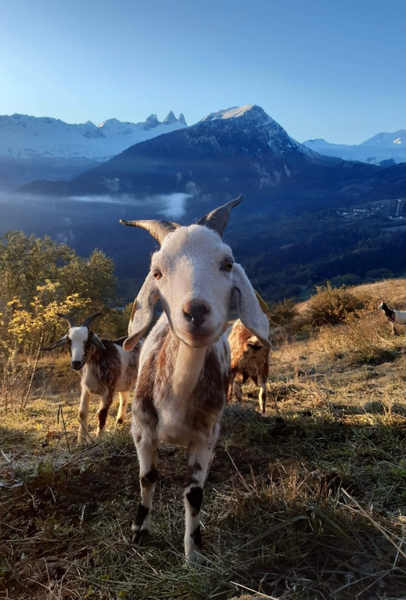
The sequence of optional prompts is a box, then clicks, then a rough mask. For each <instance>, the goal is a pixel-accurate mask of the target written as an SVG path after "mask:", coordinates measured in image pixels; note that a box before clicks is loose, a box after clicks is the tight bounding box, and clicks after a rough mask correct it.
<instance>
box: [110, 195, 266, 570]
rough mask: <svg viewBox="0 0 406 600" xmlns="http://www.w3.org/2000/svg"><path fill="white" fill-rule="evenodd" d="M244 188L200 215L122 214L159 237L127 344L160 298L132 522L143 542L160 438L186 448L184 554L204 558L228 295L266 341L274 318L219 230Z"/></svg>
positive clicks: (139, 416)
mask: <svg viewBox="0 0 406 600" xmlns="http://www.w3.org/2000/svg"><path fill="white" fill-rule="evenodd" d="M241 200H242V196H240V197H239V198H237V199H236V200H232V201H230V202H228V203H227V204H225V205H224V206H221V207H219V208H217V209H216V210H214V211H212V212H211V213H209V214H208V215H206V216H205V217H203V218H202V219H200V220H199V221H198V222H197V223H196V224H194V225H190V226H188V227H186V226H180V225H178V224H176V223H172V222H168V221H121V223H123V224H124V225H131V226H134V227H141V228H143V229H146V230H147V231H149V233H150V234H151V235H152V236H153V237H154V238H155V239H156V240H157V241H158V242H159V243H160V244H161V248H160V250H159V251H157V252H155V253H154V254H153V255H152V259H151V268H150V272H149V274H148V275H147V278H146V279H145V282H144V284H143V285H142V288H141V290H140V292H139V295H138V297H137V299H136V310H135V312H134V314H133V317H132V319H131V320H130V323H129V337H128V339H127V340H126V341H125V342H124V348H125V349H128V350H131V348H133V347H134V345H135V344H136V343H137V342H138V340H139V339H140V337H141V336H142V335H143V334H144V332H145V331H146V330H147V328H148V327H149V325H150V324H151V322H152V318H153V307H154V304H155V303H156V302H157V300H158V298H160V299H161V306H162V308H163V313H162V315H161V316H160V318H159V320H158V321H157V323H156V324H155V326H154V327H153V329H152V330H151V332H150V333H149V335H148V337H147V339H146V341H145V343H144V345H143V348H142V350H141V355H140V366H139V374H138V380H137V384H136V389H135V396H134V401H133V406H132V426H131V427H132V435H133V438H134V442H135V446H136V449H137V454H138V461H139V467H140V487H141V500H140V503H139V506H138V511H137V515H136V518H135V523H134V524H133V531H134V541H135V542H137V543H140V542H141V541H142V539H143V537H144V536H145V535H146V534H147V533H148V532H149V529H150V526H151V511H152V499H153V494H154V490H155V486H156V482H157V479H158V469H157V457H158V447H159V444H160V442H161V441H163V442H167V443H174V444H176V445H180V446H186V448H187V474H186V480H185V485H184V504H185V521H186V522H185V537H184V548H185V557H186V561H187V562H188V563H194V562H197V561H198V560H199V559H200V556H201V555H200V553H199V549H200V547H201V533H200V509H201V504H202V499H203V485H204V481H205V479H206V475H207V472H208V469H209V465H210V461H211V458H212V455H213V451H214V446H215V443H216V441H217V438H218V435H219V430H220V418H221V416H222V413H223V409H224V405H225V400H226V394H227V390H228V384H229V375H230V352H229V345H228V341H227V335H226V334H225V331H226V329H227V317H228V311H229V306H230V302H231V300H232V296H233V297H234V299H235V301H236V304H237V308H238V311H239V316H240V318H241V320H242V321H243V323H244V324H245V325H246V326H247V327H248V329H249V330H250V331H252V333H253V334H254V335H256V336H257V337H258V339H259V340H260V341H261V343H263V344H264V345H265V346H267V345H269V342H268V329H269V326H268V320H267V318H266V317H265V315H264V313H263V312H262V310H261V309H260V307H259V304H258V301H257V299H256V296H255V293H254V290H253V288H252V286H251V284H250V282H249V280H248V278H247V276H246V274H245V272H244V270H243V268H242V267H241V266H240V265H239V264H237V263H235V262H234V258H233V254H232V251H231V248H230V247H229V246H227V245H226V244H225V243H224V242H223V241H222V238H221V235H222V233H223V230H224V227H225V226H226V224H227V221H228V217H229V213H230V210H231V209H232V208H234V206H236V205H237V204H239V203H240V202H241Z"/></svg>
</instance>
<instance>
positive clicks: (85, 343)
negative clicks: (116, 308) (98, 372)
mask: <svg viewBox="0 0 406 600" xmlns="http://www.w3.org/2000/svg"><path fill="white" fill-rule="evenodd" d="M100 315H101V313H94V314H93V315H91V316H90V317H88V318H87V319H85V321H84V322H83V324H82V325H81V326H80V327H75V325H74V324H73V321H72V319H71V317H70V316H69V315H64V314H61V313H58V316H59V317H63V318H64V319H66V320H67V321H68V323H69V325H70V327H69V331H68V333H67V335H64V336H63V337H62V338H61V339H60V340H58V341H57V342H54V343H53V344H51V346H48V347H47V348H42V349H43V350H53V349H54V348H58V346H62V345H64V344H66V345H67V346H68V349H69V353H70V355H71V367H72V369H75V371H79V369H81V368H82V367H83V365H84V364H85V363H86V362H87V360H88V359H89V356H90V349H91V346H92V344H93V345H94V346H97V347H98V348H100V350H106V347H105V346H104V344H103V342H102V341H101V340H100V338H99V337H98V336H97V335H96V334H95V333H93V332H92V331H90V329H89V325H90V323H91V322H92V321H93V320H94V319H95V318H96V317H98V316H100Z"/></svg>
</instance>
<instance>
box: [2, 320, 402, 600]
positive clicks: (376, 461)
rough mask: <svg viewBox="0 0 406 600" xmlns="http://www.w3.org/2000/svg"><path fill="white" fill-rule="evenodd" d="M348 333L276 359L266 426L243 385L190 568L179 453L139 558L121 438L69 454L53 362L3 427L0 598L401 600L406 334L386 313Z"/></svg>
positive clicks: (134, 484) (67, 413) (166, 461)
mask: <svg viewBox="0 0 406 600" xmlns="http://www.w3.org/2000/svg"><path fill="white" fill-rule="evenodd" d="M371 315H375V317H376V320H375V321H370V320H369V317H371ZM357 319H358V320H357V321H356V322H346V323H344V324H343V325H339V326H337V327H334V328H333V327H332V328H330V329H326V328H324V329H322V330H321V331H319V332H313V333H311V335H310V337H309V339H304V340H303V339H302V340H300V339H299V337H298V339H292V340H290V341H289V342H288V341H285V342H283V343H281V345H280V346H279V347H278V348H276V349H275V350H274V352H273V355H272V369H271V373H272V375H271V380H270V382H269V384H268V388H269V400H268V406H267V412H266V416H265V418H262V417H261V416H260V415H259V414H258V413H257V412H256V410H255V408H256V406H257V389H256V388H255V387H254V386H253V385H250V384H247V385H246V386H245V387H244V391H245V394H246V395H245V400H244V403H243V406H242V407H239V406H236V405H232V406H230V407H228V408H227V410H226V413H225V415H224V419H223V423H222V434H221V438H220V440H219V444H218V446H217V449H216V453H215V456H214V460H213V464H212V468H211V471H210V474H209V477H208V481H207V484H206V488H205V499H204V512H203V525H204V531H203V536H204V538H203V539H204V554H205V557H206V558H205V561H204V563H203V564H202V565H201V566H200V567H198V568H194V569H188V568H185V566H184V562H183V556H182V545H183V502H182V482H183V477H184V471H185V453H184V451H183V450H181V449H176V448H174V447H170V446H163V447H162V449H161V452H160V464H159V467H160V479H159V483H158V486H157V492H156V499H155V512H154V526H155V531H154V534H153V535H152V536H150V539H148V540H147V542H146V544H145V545H144V546H143V547H137V546H134V545H133V544H132V542H131V539H130V523H131V520H132V517H133V515H134V511H135V509H136V502H137V499H138V481H137V460H136V455H135V450H134V446H133V444H132V441H131V439H130V435H129V428H128V425H126V426H125V428H124V430H123V431H118V432H112V433H108V434H107V435H106V436H105V438H104V439H103V440H102V441H101V442H98V443H94V444H91V445H89V446H88V447H86V448H84V449H81V448H78V447H77V446H76V444H75V438H76V433H77V424H78V422H77V417H76V410H77V404H76V403H77V393H78V383H77V381H74V380H70V379H67V378H70V377H71V375H70V373H69V372H67V373H65V374H62V375H61V376H60V378H58V379H56V380H55V381H54V380H53V379H52V378H50V377H49V373H50V366H51V365H50V364H49V359H47V360H48V362H45V363H43V364H42V365H41V369H40V371H39V375H40V380H39V385H38V387H37V396H36V397H35V398H33V399H32V401H31V402H30V403H29V404H28V406H27V409H26V411H17V410H16V411H15V412H9V413H8V414H3V415H2V421H1V448H2V450H3V453H4V454H2V457H1V458H2V462H1V467H2V473H3V479H2V480H1V482H0V502H1V504H2V511H1V516H0V527H1V536H2V539H1V542H0V578H1V579H0V581H2V584H1V585H2V587H0V596H1V595H2V594H3V596H4V597H6V598H12V599H13V600H28V599H30V600H31V599H32V600H43V599H45V598H46V599H50V600H51V599H69V600H70V599H73V598H81V599H84V598H86V599H89V600H94V599H103V600H104V599H119V598H125V599H132V600H142V599H145V600H146V599H148V600H154V599H157V600H158V599H159V600H166V599H167V600H170V599H175V598H176V599H190V600H200V599H201V600H203V599H209V598H210V599H218V600H226V599H230V598H233V597H240V598H245V597H246V596H245V594H250V593H253V594H254V592H255V593H257V594H258V595H255V594H254V596H253V597H255V598H256V599H257V598H258V599H259V598H274V599H275V598H276V599H278V600H282V599H289V600H315V599H324V598H325V599H327V598H331V599H339V600H341V599H356V598H357V599H360V600H383V599H385V600H391V599H395V598H397V599H401V598H403V599H404V598H405V597H406V593H405V591H406V554H405V552H406V548H405V547H404V538H405V527H406V401H405V398H404V387H405V378H406V359H405V356H404V348H405V345H406V336H399V337H397V338H391V337H390V336H389V333H388V331H387V330H386V323H385V320H384V319H383V320H381V319H380V314H379V313H376V314H375V313H374V312H373V311H372V312H371V313H367V312H365V313H362V314H360V315H358V317H357ZM360 333H361V334H362V337H363V340H362V342H361V341H360V342H357V339H359V334H360ZM357 343H358V346H357ZM371 344H374V347H375V350H374V352H373V355H372V360H371V359H370V358H368V356H369V355H368V348H369V347H370V345H371ZM387 353H389V354H387ZM59 360H61V359H58V361H59ZM67 382H69V383H68V384H67ZM66 389H68V390H69V392H68V393H67V392H66ZM59 405H62V407H63V416H64V422H65V426H64V423H63V422H62V419H61V411H60V409H59ZM93 406H94V405H93ZM95 411H96V406H94V409H93V411H92V420H91V425H92V430H91V433H92V431H94V430H95V427H96V420H95ZM114 412H115V411H114V410H113V411H112V413H113V414H112V415H110V416H109V420H108V426H110V427H112V426H113V423H114V416H115V414H114ZM58 413H59V420H58ZM241 595H242V596H241ZM248 597H250V596H248Z"/></svg>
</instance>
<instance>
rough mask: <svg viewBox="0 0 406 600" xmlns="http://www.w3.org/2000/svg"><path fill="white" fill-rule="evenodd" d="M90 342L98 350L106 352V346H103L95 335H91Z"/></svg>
mask: <svg viewBox="0 0 406 600" xmlns="http://www.w3.org/2000/svg"><path fill="white" fill-rule="evenodd" d="M91 342H92V344H94V345H95V346H96V347H97V348H99V349H100V350H107V348H106V346H105V345H104V344H103V342H102V341H101V339H100V338H99V336H98V335H96V334H95V333H93V334H92V339H91Z"/></svg>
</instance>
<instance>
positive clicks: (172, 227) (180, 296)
mask: <svg viewBox="0 0 406 600" xmlns="http://www.w3.org/2000/svg"><path fill="white" fill-rule="evenodd" d="M240 201H241V197H240V198H237V200H233V201H231V202H228V203H227V204H225V205H224V206H222V207H220V208H218V209H216V210H215V211H212V212H211V213H210V214H209V215H207V216H206V217H203V219H200V221H198V223H197V224H196V225H191V226H189V227H181V226H179V225H177V224H175V223H169V222H166V221H123V223H124V224H125V225H132V226H135V227H142V228H144V229H147V230H148V231H149V232H150V233H151V234H152V235H153V236H154V237H155V238H156V239H157V240H158V241H159V242H160V243H161V249H160V250H159V251H158V252H156V253H155V254H154V255H153V256H152V262H151V270H150V273H149V274H148V276H147V278H146V280H145V282H144V284H143V286H142V288H141V290H140V293H139V295H138V296H137V299H136V304H135V309H136V310H135V311H134V314H133V316H132V319H131V321H130V325H129V334H130V337H129V338H127V340H126V341H125V342H124V348H125V350H131V349H132V348H133V347H134V346H135V344H136V343H137V341H138V340H139V339H140V337H141V336H142V335H143V334H144V333H145V331H146V329H147V328H148V327H149V325H150V323H151V321H152V316H153V306H154V304H155V302H156V301H157V299H158V298H161V303H162V307H163V309H164V311H165V313H166V315H167V317H168V320H169V323H170V326H171V328H172V331H173V332H174V333H175V335H176V336H177V337H178V338H179V339H180V340H181V341H182V342H184V343H186V344H187V345H189V346H192V347H194V348H202V347H206V346H209V347H210V346H212V345H213V344H214V343H215V342H216V341H217V340H218V339H219V337H220V336H221V335H222V333H224V332H225V330H226V328H227V318H228V311H229V306H230V301H231V298H232V296H235V300H236V303H237V307H238V310H239V313H240V318H241V320H242V321H243V322H244V324H245V325H246V326H247V328H248V329H249V330H250V331H251V332H252V333H253V334H254V335H256V336H257V337H258V339H259V340H260V341H261V342H262V343H263V344H264V345H265V346H266V347H269V346H270V344H269V341H268V331H269V326H268V320H267V318H266V317H265V315H264V313H263V312H262V310H261V308H260V305H259V303H258V300H257V298H256V296H255V292H254V290H253V288H252V286H251V284H250V282H249V281H248V278H247V276H246V275H245V272H244V270H243V268H242V267H241V266H240V265H238V264H236V263H234V258H233V254H232V252H231V248H230V247H229V246H227V245H226V244H224V242H223V241H222V239H221V234H222V231H223V229H224V227H225V225H226V223H227V220H228V214H229V212H230V210H231V209H232V208H233V207H234V206H236V204H238V203H239V202H240Z"/></svg>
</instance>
